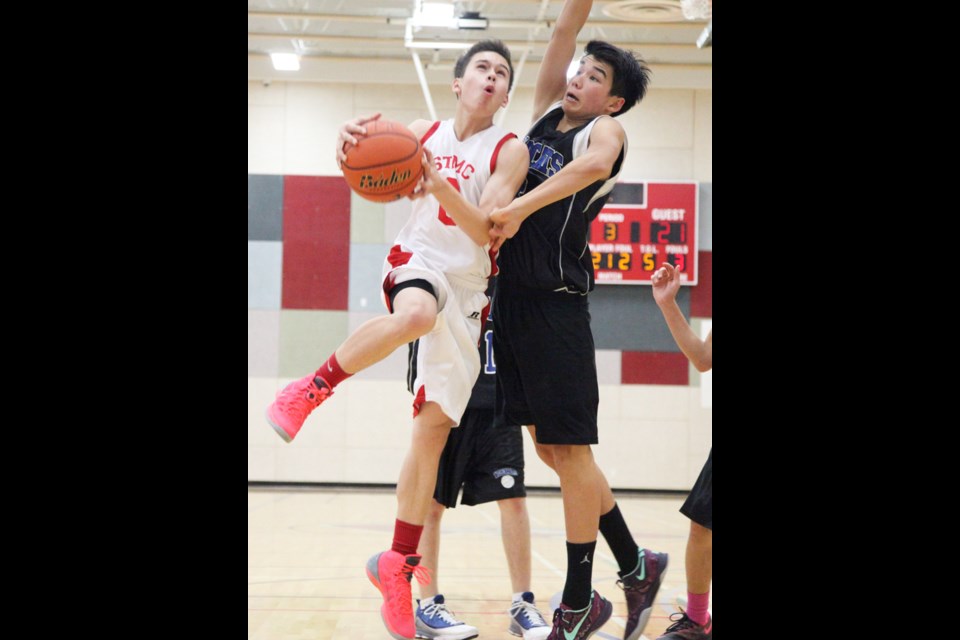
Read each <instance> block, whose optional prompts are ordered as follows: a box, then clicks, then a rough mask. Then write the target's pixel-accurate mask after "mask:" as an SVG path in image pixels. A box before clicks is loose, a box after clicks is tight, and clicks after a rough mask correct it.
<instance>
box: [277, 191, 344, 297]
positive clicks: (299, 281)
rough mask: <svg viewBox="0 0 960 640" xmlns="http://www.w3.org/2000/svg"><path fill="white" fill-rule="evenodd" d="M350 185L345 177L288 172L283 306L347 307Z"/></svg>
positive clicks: (285, 195) (284, 214)
mask: <svg viewBox="0 0 960 640" xmlns="http://www.w3.org/2000/svg"><path fill="white" fill-rule="evenodd" d="M349 273H350V188H349V187H348V186H347V183H346V181H344V179H343V178H342V177H341V176H286V177H285V178H284V183H283V291H282V295H281V307H282V308H283V309H328V310H335V311H346V310H347V299H348V293H349V289H350V287H349V282H348V280H349Z"/></svg>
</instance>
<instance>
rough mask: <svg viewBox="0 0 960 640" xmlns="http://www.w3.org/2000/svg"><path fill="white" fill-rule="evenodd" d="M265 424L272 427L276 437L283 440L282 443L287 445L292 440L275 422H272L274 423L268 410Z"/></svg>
mask: <svg viewBox="0 0 960 640" xmlns="http://www.w3.org/2000/svg"><path fill="white" fill-rule="evenodd" d="M267 423H268V424H269V425H270V426H271V427H273V430H274V431H276V432H277V435H278V436H280V437H281V438H283V441H284V442H287V443H289V442H291V441H292V440H293V438H291V437H290V434H288V433H287V432H286V431H284V430H283V427H281V426H280V425H278V424H277V423H276V422H274V421H273V418H271V417H270V409H267Z"/></svg>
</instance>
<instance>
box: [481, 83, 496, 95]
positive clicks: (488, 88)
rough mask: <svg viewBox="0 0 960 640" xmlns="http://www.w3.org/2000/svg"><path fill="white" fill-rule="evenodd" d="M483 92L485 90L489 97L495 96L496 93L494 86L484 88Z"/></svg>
mask: <svg viewBox="0 0 960 640" xmlns="http://www.w3.org/2000/svg"><path fill="white" fill-rule="evenodd" d="M483 90H484V91H485V92H486V93H487V94H489V95H491V96H492V95H493V93H494V88H493V85H490V86H487V87H484V88H483Z"/></svg>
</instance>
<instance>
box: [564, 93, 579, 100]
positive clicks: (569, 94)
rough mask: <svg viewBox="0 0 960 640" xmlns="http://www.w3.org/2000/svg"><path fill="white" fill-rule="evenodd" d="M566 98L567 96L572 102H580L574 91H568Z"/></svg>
mask: <svg viewBox="0 0 960 640" xmlns="http://www.w3.org/2000/svg"><path fill="white" fill-rule="evenodd" d="M565 98H566V99H567V100H569V101H570V102H580V100H578V99H577V96H575V95H573V94H572V93H568V94H567V95H566V96H565Z"/></svg>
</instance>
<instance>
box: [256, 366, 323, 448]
mask: <svg viewBox="0 0 960 640" xmlns="http://www.w3.org/2000/svg"><path fill="white" fill-rule="evenodd" d="M332 395H333V391H332V390H331V389H330V385H328V384H327V381H326V380H324V379H323V378H321V377H320V376H318V375H317V374H315V373H311V374H310V375H308V376H304V377H302V378H300V379H299V380H294V381H293V382H291V383H290V384H288V385H287V386H286V387H284V388H283V390H282V391H279V392H278V393H277V399H276V400H274V401H273V404H271V405H270V406H269V407H267V422H269V423H270V426H271V427H273V430H274V431H276V432H277V435H279V436H280V437H281V438H283V440H284V442H290V441H291V440H293V439H294V438H295V437H296V436H297V433H298V432H299V431H300V427H302V426H303V421H304V420H306V419H307V416H308V415H310V412H311V411H313V410H314V409H316V408H317V407H319V406H320V404H321V403H322V402H323V401H324V400H326V399H327V398H329V397H330V396H332Z"/></svg>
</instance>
